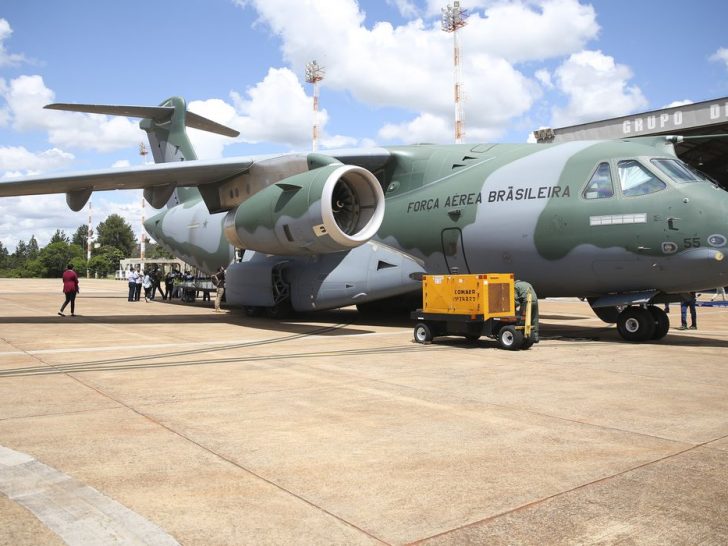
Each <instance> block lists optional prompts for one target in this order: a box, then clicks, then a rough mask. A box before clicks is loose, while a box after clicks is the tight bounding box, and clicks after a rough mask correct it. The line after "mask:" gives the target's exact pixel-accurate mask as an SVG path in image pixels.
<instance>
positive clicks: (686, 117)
mask: <svg viewBox="0 0 728 546" xmlns="http://www.w3.org/2000/svg"><path fill="white" fill-rule="evenodd" d="M648 135H679V136H683V137H689V136H697V135H700V136H708V137H710V135H713V138H705V139H698V140H685V141H683V142H681V143H679V144H676V145H675V151H676V152H677V155H678V157H680V158H681V159H682V160H683V161H685V162H687V163H690V164H691V165H693V166H694V167H696V168H698V169H700V170H701V171H703V172H704V173H707V174H709V175H710V176H711V177H713V178H714V179H715V180H717V181H718V183H719V184H720V185H721V186H722V187H723V188H726V189H728V97H724V98H721V99H713V100H708V101H703V102H695V103H692V104H686V105H683V106H675V107H672V108H664V109H662V110H654V111H652V112H643V113H641V114H633V115H630V116H622V117H619V118H612V119H605V120H601V121H595V122H592V123H583V124H581V125H572V126H571V127H561V128H558V129H539V130H538V131H534V136H535V137H536V140H537V141H538V142H566V141H569V140H610V139H620V138H629V137H635V136H648Z"/></svg>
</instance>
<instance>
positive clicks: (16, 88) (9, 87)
mask: <svg viewBox="0 0 728 546" xmlns="http://www.w3.org/2000/svg"><path fill="white" fill-rule="evenodd" d="M0 96H2V98H4V99H5V101H6V107H5V109H4V110H5V112H6V118H7V120H8V123H10V125H11V126H12V127H13V129H16V130H18V131H47V132H48V140H49V141H50V142H51V144H53V145H55V146H59V147H65V148H76V149H86V150H95V151H98V152H109V151H112V150H118V149H121V148H128V147H129V146H134V145H136V144H138V143H139V142H140V141H141V140H146V134H145V133H144V132H143V131H142V130H141V129H139V125H138V122H136V121H130V120H129V119H127V118H124V117H117V116H113V117H109V116H102V115H98V114H81V113H76V112H61V111H58V110H45V109H44V108H43V107H44V106H45V105H46V104H49V103H51V102H54V100H55V95H54V93H53V91H52V90H51V89H49V88H48V87H46V86H45V83H44V82H43V78H42V77H41V76H20V77H18V78H15V79H13V80H11V81H10V82H9V83H8V84H5V85H3V86H0Z"/></svg>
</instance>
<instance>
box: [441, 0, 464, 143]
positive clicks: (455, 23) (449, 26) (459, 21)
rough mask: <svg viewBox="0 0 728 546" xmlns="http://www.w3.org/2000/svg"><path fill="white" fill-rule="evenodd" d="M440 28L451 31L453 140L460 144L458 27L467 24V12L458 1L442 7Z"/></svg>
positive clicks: (461, 129) (460, 107) (461, 91)
mask: <svg viewBox="0 0 728 546" xmlns="http://www.w3.org/2000/svg"><path fill="white" fill-rule="evenodd" d="M441 11H442V27H441V28H442V30H443V31H445V32H451V33H452V39H453V76H454V80H455V142H456V143H457V144H460V143H461V142H462V141H463V135H464V134H465V126H464V125H463V102H462V100H463V88H462V87H463V85H462V76H463V74H462V70H461V68H460V42H459V40H458V29H461V28H463V27H464V26H465V25H466V24H467V18H468V12H467V10H464V9H462V8H461V7H460V2H459V1H458V0H455V2H453V5H452V6H451V5H450V4H448V5H447V7H444V8H442V10H441Z"/></svg>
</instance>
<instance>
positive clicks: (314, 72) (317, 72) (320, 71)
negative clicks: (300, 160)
mask: <svg viewBox="0 0 728 546" xmlns="http://www.w3.org/2000/svg"><path fill="white" fill-rule="evenodd" d="M324 75H325V71H324V67H323V66H321V65H319V64H318V63H317V62H316V61H315V60H313V61H311V62H310V63H308V64H307V65H306V83H310V84H311V85H313V143H312V148H313V151H314V152H315V151H317V150H318V129H319V127H318V102H319V85H318V84H319V82H320V81H321V80H323V79H324Z"/></svg>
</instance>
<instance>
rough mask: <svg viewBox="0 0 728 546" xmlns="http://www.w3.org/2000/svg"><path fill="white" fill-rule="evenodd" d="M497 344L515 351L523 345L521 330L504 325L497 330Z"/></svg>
mask: <svg viewBox="0 0 728 546" xmlns="http://www.w3.org/2000/svg"><path fill="white" fill-rule="evenodd" d="M497 339H498V345H499V346H500V348H501V349H506V350H507V351H517V350H518V349H520V348H521V346H522V345H523V332H521V331H520V330H516V328H515V327H514V326H504V327H503V328H501V329H500V331H499V332H498V338H497Z"/></svg>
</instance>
